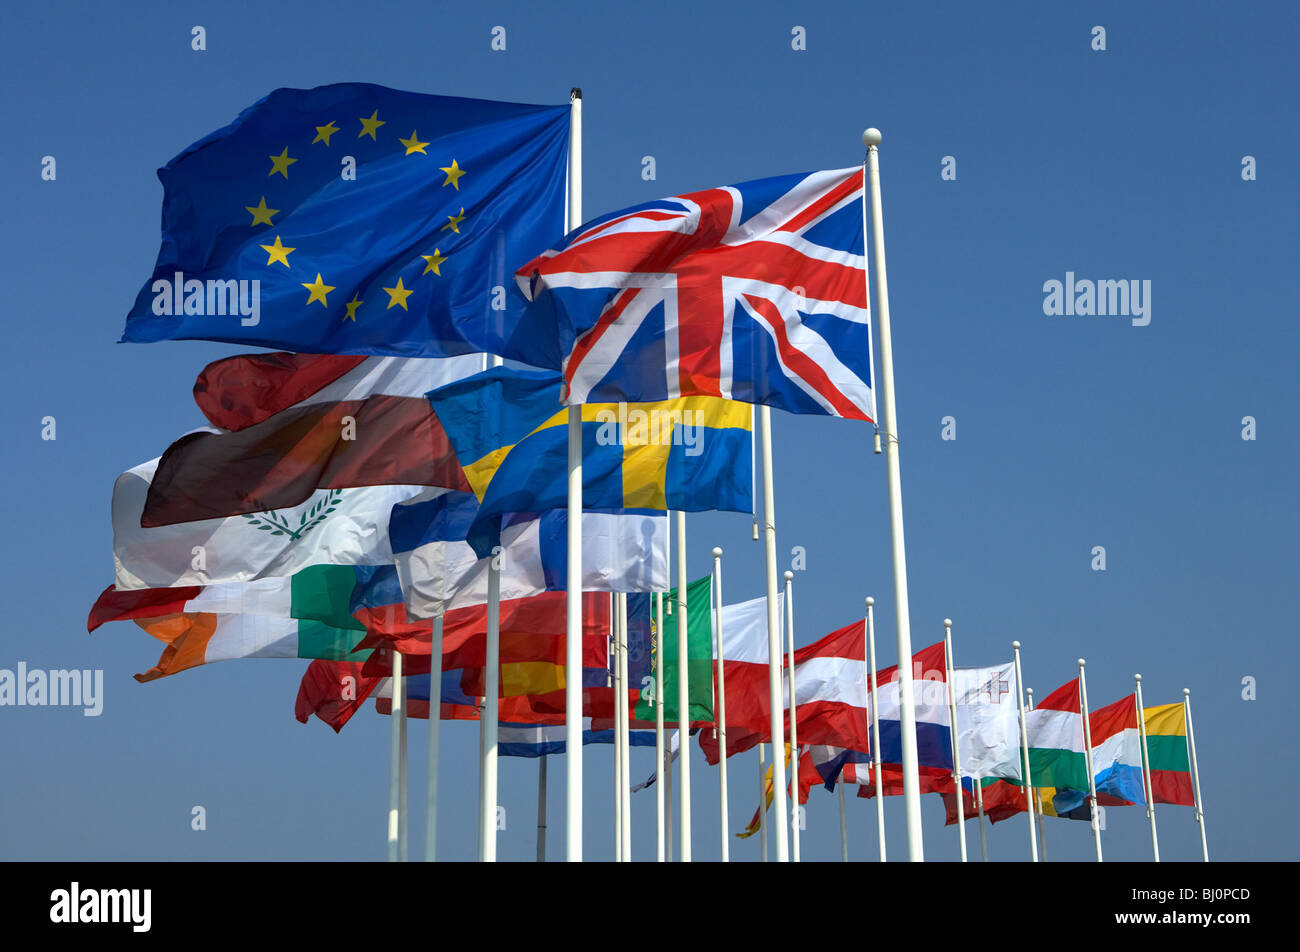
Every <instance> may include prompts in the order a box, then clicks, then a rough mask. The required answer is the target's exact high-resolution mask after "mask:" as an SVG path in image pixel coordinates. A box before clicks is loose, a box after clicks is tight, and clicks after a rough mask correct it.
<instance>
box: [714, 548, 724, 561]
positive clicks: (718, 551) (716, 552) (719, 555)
mask: <svg viewBox="0 0 1300 952" xmlns="http://www.w3.org/2000/svg"><path fill="white" fill-rule="evenodd" d="M713 557H714V558H715V559H720V558H722V547H721V546H716V545H715V546H714V547H713Z"/></svg>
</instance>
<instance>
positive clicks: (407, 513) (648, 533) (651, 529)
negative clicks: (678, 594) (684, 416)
mask: <svg viewBox="0 0 1300 952" xmlns="http://www.w3.org/2000/svg"><path fill="white" fill-rule="evenodd" d="M477 512H478V503H477V501H476V500H475V498H474V496H473V494H472V493H447V494H443V495H440V496H438V497H436V498H433V499H428V498H416V499H412V500H409V501H408V502H405V503H399V504H398V505H395V506H394V507H393V510H392V515H391V517H390V519H389V523H388V526H389V533H390V535H391V538H392V542H393V552H394V555H395V558H396V561H397V572H398V576H399V577H400V579H401V583H402V591H403V592H404V593H405V597H406V609H407V616H408V617H410V618H432V617H434V616H435V615H437V614H438V613H439V612H441V611H442V610H443V609H444V607H450V608H456V607H465V606H468V605H477V604H484V603H486V602H487V576H488V561H487V559H486V558H484V559H480V558H479V557H478V555H477V554H476V553H475V552H474V550H473V548H472V547H471V546H470V545H469V543H468V542H466V541H465V535H466V533H467V532H468V530H469V526H470V524H471V523H472V522H473V520H474V517H475V515H476V514H477ZM568 524H569V518H568V512H567V511H566V510H563V509H559V510H552V511H550V512H545V513H542V514H541V515H528V514H525V515H519V514H510V515H507V516H506V517H505V518H504V519H503V528H502V534H501V546H502V551H501V552H500V553H499V567H500V570H501V597H502V599H510V598H523V597H525V596H528V595H536V594H539V593H541V592H544V591H554V590H562V589H563V588H565V586H566V585H567V582H568V577H567V574H566V572H567V565H566V563H567V555H568ZM667 552H668V518H667V516H666V515H665V514H662V513H651V512H616V513H614V512H594V511H592V512H586V511H584V512H583V514H582V568H583V583H582V587H583V590H584V591H602V592H607V591H619V592H635V591H649V590H652V589H653V590H660V591H662V590H663V589H665V588H667V587H668V586H667V583H668V570H667Z"/></svg>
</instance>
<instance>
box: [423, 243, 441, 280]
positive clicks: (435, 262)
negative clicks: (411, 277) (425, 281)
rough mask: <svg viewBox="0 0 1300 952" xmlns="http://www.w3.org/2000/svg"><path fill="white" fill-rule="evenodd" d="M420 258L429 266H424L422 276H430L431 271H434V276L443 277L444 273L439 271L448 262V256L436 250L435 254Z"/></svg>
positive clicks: (434, 250)
mask: <svg viewBox="0 0 1300 952" xmlns="http://www.w3.org/2000/svg"><path fill="white" fill-rule="evenodd" d="M420 257H421V258H423V259H424V260H425V261H426V262H427V264H426V265H425V266H424V270H423V271H421V272H420V274H422V275H425V274H428V273H429V272H430V271H432V272H433V273H434V274H436V275H438V276H439V277H441V276H442V272H441V271H439V270H438V269H439V268H440V267H441V266H442V263H443V262H444V261H446V260H447V256H446V255H444V254H440V253H439V252H438V249H437V248H434V249H433V254H431V255H420Z"/></svg>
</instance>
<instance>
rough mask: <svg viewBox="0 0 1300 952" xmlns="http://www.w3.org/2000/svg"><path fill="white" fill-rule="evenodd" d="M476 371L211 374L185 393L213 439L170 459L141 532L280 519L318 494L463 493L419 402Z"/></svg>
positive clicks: (420, 364)
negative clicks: (231, 519)
mask: <svg viewBox="0 0 1300 952" xmlns="http://www.w3.org/2000/svg"><path fill="white" fill-rule="evenodd" d="M480 366H481V359H480V358H479V357H478V356H477V355H469V356H464V357H451V358H447V359H445V360H429V359H422V358H402V357H369V358H367V357H333V356H311V355H304V354H249V355H244V356H240V357H228V358H226V359H225V360H219V361H217V362H215V363H213V364H209V365H208V366H207V367H206V368H205V369H204V371H203V372H202V373H201V374H199V378H198V381H197V382H196V383H195V385H194V390H195V397H196V399H197V401H198V403H199V407H200V409H202V410H204V412H205V415H206V416H207V417H208V419H209V421H210V422H211V423H212V424H213V426H214V427H217V428H218V429H216V430H207V431H196V432H193V433H190V434H188V435H186V436H183V437H181V438H180V439H179V440H177V441H176V442H175V443H173V444H172V445H171V446H170V447H168V448H167V451H166V452H165V453H163V455H162V458H161V459H160V460H159V462H158V468H157V470H156V471H155V473H154V476H153V481H152V482H151V483H150V485H149V493H148V496H147V497H146V499H145V506H144V513H143V515H142V516H141V524H142V525H144V526H146V527H152V526H165V525H174V524H175V523H178V522H195V521H198V520H200V519H217V518H221V517H224V516H234V515H239V514H241V513H256V512H261V511H265V510H268V509H288V508H292V507H293V506H297V505H299V504H300V503H301V502H302V501H303V500H304V499H306V498H307V497H308V496H310V495H311V494H312V493H313V492H314V491H316V490H317V489H345V488H350V487H357V486H382V485H386V484H400V485H420V486H441V487H445V488H447V489H461V490H467V489H468V488H469V485H468V484H467V483H466V482H465V476H464V474H463V473H462V472H461V468H460V463H459V461H458V460H457V459H456V453H455V451H454V450H452V448H451V444H450V443H449V442H448V440H447V435H446V433H444V432H443V429H442V426H441V425H440V424H439V423H438V419H437V417H435V416H434V415H433V409H432V408H431V407H430V406H429V402H428V401H427V400H426V399H425V398H424V392H425V391H426V390H428V389H429V387H430V386H435V385H437V384H439V383H446V382H449V381H451V380H455V379H458V378H460V377H465V376H468V375H469V374H472V373H475V372H476V371H477V370H478V369H479V368H480Z"/></svg>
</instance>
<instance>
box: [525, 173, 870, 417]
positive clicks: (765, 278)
mask: <svg viewBox="0 0 1300 952" xmlns="http://www.w3.org/2000/svg"><path fill="white" fill-rule="evenodd" d="M863 201H864V190H863V172H862V169H861V168H853V169H838V170H835V171H829V172H813V173H810V174H800V175H787V176H781V177H777V178H769V179H760V180H757V181H753V182H745V183H742V184H740V185H733V186H726V187H722V188H713V189H707V190H705V191H702V192H692V193H690V194H687V195H680V196H677V197H676V198H668V199H663V200H661V201H656V202H649V203H647V204H644V205H638V206H635V207H633V208H628V209H624V210H623V211H619V212H614V213H613V214H611V215H606V216H605V217H603V218H599V219H596V220H595V221H593V222H589V223H587V224H586V225H583V226H582V227H580V228H578V229H577V230H576V231H574V232H571V233H570V234H569V235H568V236H567V237H566V239H565V241H564V243H563V244H562V245H561V246H560V247H558V248H555V249H552V250H550V251H547V252H545V253H544V254H542V255H541V256H539V257H538V258H536V259H534V260H533V261H530V262H529V263H528V264H526V265H524V266H523V267H522V268H520V269H519V271H518V272H516V275H515V277H516V280H517V281H518V283H519V286H520V288H521V289H522V290H523V292H524V294H525V295H527V296H528V297H529V298H530V299H531V300H533V301H534V309H535V312H536V313H537V314H540V315H548V314H549V315H553V317H554V320H555V325H556V333H557V335H558V338H559V342H560V346H561V350H562V351H563V352H564V353H566V354H567V357H566V358H565V361H564V392H563V399H564V402H565V403H568V404H580V403H592V402H614V401H629V402H634V401H657V400H671V399H675V398H677V397H684V396H697V395H699V396H720V397H727V398H730V399H733V400H741V401H744V402H746V403H758V404H765V405H767V406H773V407H779V408H781V409H783V410H788V411H790V412H792V413H818V414H826V415H829V416H839V417H847V418H849V419H855V420H874V419H875V415H876V410H875V391H874V386H873V382H872V356H871V323H870V319H869V317H870V311H869V309H868V305H867V273H866V243H865V231H864V227H863V213H864V205H863ZM661 367H662V371H661V370H660V368H661Z"/></svg>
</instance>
